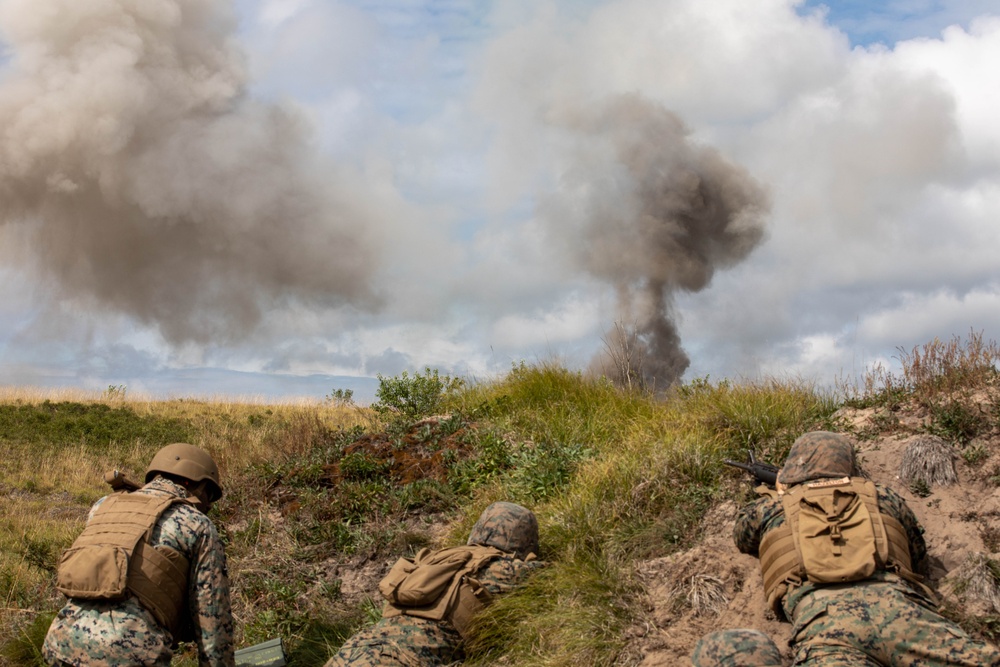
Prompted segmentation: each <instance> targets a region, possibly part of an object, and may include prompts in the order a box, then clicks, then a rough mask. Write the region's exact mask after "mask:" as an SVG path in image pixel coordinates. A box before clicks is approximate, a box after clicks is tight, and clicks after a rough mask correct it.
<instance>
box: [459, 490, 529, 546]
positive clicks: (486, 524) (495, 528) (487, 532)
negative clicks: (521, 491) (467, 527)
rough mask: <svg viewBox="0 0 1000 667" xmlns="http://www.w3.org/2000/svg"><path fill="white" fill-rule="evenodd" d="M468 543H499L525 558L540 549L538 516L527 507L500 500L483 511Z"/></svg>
mask: <svg viewBox="0 0 1000 667" xmlns="http://www.w3.org/2000/svg"><path fill="white" fill-rule="evenodd" d="M466 544H479V545H482V546H485V547H496V548H497V549H500V550H501V551H507V552H509V553H513V554H515V555H516V556H517V557H518V558H520V559H521V560H524V559H525V558H527V557H528V554H531V553H533V554H537V553H538V520H537V519H536V518H535V513H534V512H532V511H531V510H529V509H528V508H526V507H521V506H520V505H517V504H514V503H508V502H503V501H500V502H496V503H493V504H492V505H490V506H489V507H487V508H486V509H485V510H483V513H482V514H480V515H479V520H478V521H476V525H474V526H473V527H472V531H471V532H470V533H469V541H468V542H467V543H466Z"/></svg>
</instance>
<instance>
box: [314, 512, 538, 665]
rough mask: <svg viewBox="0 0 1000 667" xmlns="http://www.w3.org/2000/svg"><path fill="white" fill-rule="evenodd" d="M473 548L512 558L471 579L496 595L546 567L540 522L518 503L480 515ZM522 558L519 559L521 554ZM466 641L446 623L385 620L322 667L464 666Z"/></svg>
mask: <svg viewBox="0 0 1000 667" xmlns="http://www.w3.org/2000/svg"><path fill="white" fill-rule="evenodd" d="M468 543H469V544H479V545H483V546H492V547H496V548H497V549H501V550H503V551H507V552H510V553H512V554H513V555H511V556H502V557H500V558H497V559H495V560H492V561H490V562H489V563H488V564H486V565H484V566H483V567H481V568H480V569H479V570H477V571H476V572H474V573H472V574H471V575H470V576H471V577H472V578H474V579H476V580H477V581H478V582H479V583H480V584H482V586H483V588H485V589H486V590H487V591H489V592H490V594H492V595H503V594H504V593H509V592H510V591H512V590H513V589H514V588H515V587H517V586H518V584H520V583H521V582H523V581H524V579H525V578H526V577H527V576H528V575H529V574H530V573H531V572H533V571H534V570H535V569H537V568H539V567H542V566H543V563H542V562H540V561H538V560H535V558H534V556H533V555H531V556H529V555H528V554H535V553H537V552H538V521H537V519H535V515H534V513H533V512H532V511H531V510H529V509H527V508H525V507H522V506H520V505H515V504H514V503H507V502H498V503H493V504H492V505H490V506H489V507H487V508H486V510H485V511H484V512H483V513H482V515H480V517H479V521H477V522H476V525H475V526H474V527H473V529H472V532H471V533H470V535H469V541H468ZM521 553H523V554H524V556H523V557H521V556H520V554H521ZM464 657H465V655H464V652H463V649H462V636H461V635H460V634H458V631H457V630H455V628H453V627H452V626H451V624H450V623H448V622H447V621H431V620H428V619H424V618H414V617H412V616H405V615H403V616H392V617H390V618H383V619H382V620H380V621H379V622H378V623H376V624H375V625H373V626H371V627H370V628H367V629H365V630H362V631H361V632H358V633H357V634H355V635H354V636H353V637H351V638H350V639H348V640H347V641H346V642H345V643H344V645H343V646H342V647H341V649H340V651H338V652H337V654H336V655H334V656H333V657H332V658H330V659H329V660H328V661H327V662H326V665H324V667H346V666H347V665H356V666H357V667H376V666H378V665H385V666H387V667H395V666H400V667H430V666H435V665H449V664H451V663H453V662H456V661H460V660H463V659H464Z"/></svg>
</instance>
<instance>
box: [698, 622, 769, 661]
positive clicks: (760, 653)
mask: <svg viewBox="0 0 1000 667" xmlns="http://www.w3.org/2000/svg"><path fill="white" fill-rule="evenodd" d="M691 662H692V664H693V665H694V667H781V664H782V662H781V653H780V652H779V651H778V647H777V646H776V645H775V644H774V642H773V641H771V638H770V637H768V636H767V635H765V634H764V633H763V632H760V631H758V630H718V631H716V632H712V633H710V634H707V635H705V636H704V637H702V638H701V639H699V640H698V643H697V644H695V647H694V651H692V652H691Z"/></svg>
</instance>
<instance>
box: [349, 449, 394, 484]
mask: <svg viewBox="0 0 1000 667" xmlns="http://www.w3.org/2000/svg"><path fill="white" fill-rule="evenodd" d="M390 467H392V462H391V461H381V460H379V459H377V458H376V457H374V456H372V455H371V454H369V453H368V452H352V453H350V454H345V455H344V456H343V458H341V459H340V473H341V474H342V475H343V476H344V479H350V480H355V481H362V480H367V479H376V478H379V477H383V476H384V475H386V474H387V473H388V472H389V468H390Z"/></svg>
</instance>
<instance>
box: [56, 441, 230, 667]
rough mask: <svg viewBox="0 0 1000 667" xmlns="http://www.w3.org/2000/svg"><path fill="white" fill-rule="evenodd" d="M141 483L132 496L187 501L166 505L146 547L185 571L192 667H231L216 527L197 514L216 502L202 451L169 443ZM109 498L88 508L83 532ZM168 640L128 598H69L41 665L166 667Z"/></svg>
mask: <svg viewBox="0 0 1000 667" xmlns="http://www.w3.org/2000/svg"><path fill="white" fill-rule="evenodd" d="M195 450H197V451H195ZM190 455H193V458H194V460H193V461H192V460H189V458H188V457H189V456H190ZM197 464H203V465H202V466H199V465H197ZM199 467H205V468H207V470H204V471H203V472H204V473H205V474H204V476H202V475H199V473H198V469H199ZM178 469H179V471H180V472H176V471H178ZM170 471H175V472H174V473H173V474H171V472H170ZM161 472H165V473H166V475H167V476H163V475H161V474H160V473H161ZM181 472H186V473H187V475H189V477H184V476H182V475H181V474H180V473H181ZM190 477H200V479H193V480H192V479H190ZM146 482H147V483H146V484H145V486H143V487H142V488H141V489H139V490H137V491H134V492H133V495H134V494H146V495H150V496H159V497H163V498H167V497H176V498H189V499H190V501H188V502H179V503H174V504H171V505H170V506H169V507H168V508H167V509H166V510H165V511H164V512H163V513H162V515H160V517H159V519H158V520H157V521H156V523H155V525H154V527H153V529H152V531H151V533H150V535H149V541H148V543H147V544H149V545H150V546H153V547H167V548H169V549H172V550H174V551H175V552H179V553H180V554H183V556H184V557H186V559H187V561H188V563H189V569H188V573H187V584H188V585H187V593H186V597H187V600H186V605H185V604H184V603H183V602H181V606H180V609H181V610H182V611H181V616H182V618H183V619H184V621H185V623H186V626H185V628H184V634H186V635H189V636H188V637H185V639H189V640H193V641H195V642H196V643H197V646H198V663H199V665H200V666H201V667H232V666H233V665H234V664H235V663H234V659H233V617H232V611H231V608H230V599H229V580H228V576H227V573H226V556H225V553H224V551H223V545H222V541H221V540H220V538H219V534H218V532H217V531H216V529H215V526H214V525H213V524H212V521H211V520H210V519H209V518H208V517H207V516H206V515H205V514H204V512H207V511H208V509H209V508H210V506H211V504H212V502H214V501H215V500H217V499H218V498H219V497H221V495H222V487H221V486H220V485H219V483H218V468H217V467H216V466H215V462H214V461H212V459H211V457H210V456H209V455H208V453H207V452H204V450H201V449H199V448H197V447H194V446H193V445H187V444H184V443H175V444H173V445H168V446H167V447H164V448H163V449H161V450H160V452H158V453H157V455H156V456H155V457H154V458H153V461H152V462H151V463H150V469H149V471H147V474H146ZM110 497H111V496H105V497H104V498H101V499H100V500H98V501H97V503H95V504H94V506H93V507H92V508H91V510H90V514H89V516H88V524H89V523H90V522H91V521H92V520H93V518H94V516H95V514H97V512H98V510H99V509H100V508H101V505H102V504H104V503H105V502H106V501H107V500H108V498H110ZM175 639H177V638H175V637H174V636H173V635H172V633H171V632H170V630H168V629H167V628H166V627H165V626H164V625H163V624H162V623H161V622H159V621H158V620H157V618H156V617H155V616H154V614H153V613H152V612H151V610H150V609H149V608H147V606H145V605H144V604H143V603H142V602H140V601H139V599H137V597H136V596H135V595H132V594H129V595H127V597H125V598H124V599H120V600H109V601H105V600H83V599H73V598H70V600H69V601H68V602H67V604H66V605H65V606H64V607H63V608H62V610H60V611H59V613H58V614H57V616H56V618H55V619H54V620H53V622H52V625H51V626H50V627H49V631H48V634H47V635H46V637H45V643H44V645H43V647H42V652H43V655H44V657H45V660H46V661H47V662H48V663H49V664H50V665H56V666H60V665H73V666H74V667H82V666H85V665H102V666H107V667H125V666H126V665H129V666H136V665H144V666H157V667H168V666H169V665H170V661H171V658H172V656H173V647H174V645H175Z"/></svg>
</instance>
